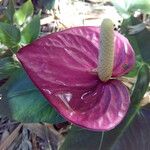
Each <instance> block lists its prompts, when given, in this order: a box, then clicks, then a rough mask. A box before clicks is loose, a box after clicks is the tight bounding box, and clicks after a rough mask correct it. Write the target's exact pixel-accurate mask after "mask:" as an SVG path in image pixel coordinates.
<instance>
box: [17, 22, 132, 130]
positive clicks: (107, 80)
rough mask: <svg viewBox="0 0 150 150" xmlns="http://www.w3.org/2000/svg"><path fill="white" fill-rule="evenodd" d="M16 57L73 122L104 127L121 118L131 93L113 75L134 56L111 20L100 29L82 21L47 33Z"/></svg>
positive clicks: (125, 67) (129, 64)
mask: <svg viewBox="0 0 150 150" xmlns="http://www.w3.org/2000/svg"><path fill="white" fill-rule="evenodd" d="M17 57H18V59H19V60H20V61H21V63H22V65H23V67H24V68H25V70H26V72H27V73H28V75H29V76H30V78H31V79H32V81H33V82H34V83H35V85H36V86H37V87H38V89H39V90H40V91H41V92H42V94H43V95H44V96H45V97H46V98H47V100H48V101H49V102H50V104H51V105H52V106H53V107H54V108H55V109H56V110H57V111H58V112H59V113H60V114H61V115H62V116H63V117H64V118H66V120H68V121H70V122H72V123H73V124H76V125H78V126H81V127H84V128H88V129H91V130H96V131H105V130H110V129H112V128H114V127H115V126H116V125H118V124H119V123H120V122H121V120H122V119H123V118H124V116H125V114H126V112H127V110H128V107H129V104H130V95H129V92H128V89H127V88H126V86H125V85H124V84H123V83H122V82H121V81H120V80H117V79H116V78H118V77H120V76H122V75H124V74H126V73H128V72H129V71H130V70H131V69H132V67H133V66H134V63H135V56H134V51H133V49H132V47H131V45H130V44H129V42H128V40H127V39H126V38H125V37H124V36H123V35H121V34H120V33H118V32H115V31H113V25H112V23H111V22H110V20H107V19H106V20H105V21H104V22H103V23H102V26H101V29H99V27H93V26H82V27H74V28H70V29H66V30H64V31H61V32H57V33H53V34H50V35H47V36H45V37H42V38H40V39H38V40H36V41H34V42H33V43H32V44H29V45H27V46H25V47H23V48H22V49H21V50H20V51H19V52H18V54H17Z"/></svg>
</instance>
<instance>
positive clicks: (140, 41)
mask: <svg viewBox="0 0 150 150" xmlns="http://www.w3.org/2000/svg"><path fill="white" fill-rule="evenodd" d="M139 23H141V22H139V21H138V20H137V19H136V18H134V17H130V18H128V19H125V20H124V21H123V23H122V25H121V31H122V33H123V34H125V36H126V37H127V38H128V39H129V41H130V43H131V45H132V47H133V49H134V51H135V52H136V55H138V56H139V55H140V57H141V58H142V60H143V61H145V62H146V63H150V50H149V47H150V42H149V39H150V31H148V29H146V28H145V29H144V30H143V31H141V32H139V33H137V34H134V35H129V31H128V26H134V25H137V24H139Z"/></svg>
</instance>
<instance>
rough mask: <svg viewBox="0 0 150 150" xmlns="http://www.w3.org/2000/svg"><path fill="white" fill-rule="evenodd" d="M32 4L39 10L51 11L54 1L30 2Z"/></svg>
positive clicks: (33, 0) (40, 0)
mask: <svg viewBox="0 0 150 150" xmlns="http://www.w3.org/2000/svg"><path fill="white" fill-rule="evenodd" d="M32 2H33V4H34V5H36V6H37V7H39V8H41V9H48V10H51V9H52V7H53V6H54V3H55V0H32Z"/></svg>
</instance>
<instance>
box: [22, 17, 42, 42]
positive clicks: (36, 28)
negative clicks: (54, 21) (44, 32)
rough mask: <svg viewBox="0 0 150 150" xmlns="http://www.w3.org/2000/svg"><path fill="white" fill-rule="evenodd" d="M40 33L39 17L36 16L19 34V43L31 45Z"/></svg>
mask: <svg viewBox="0 0 150 150" xmlns="http://www.w3.org/2000/svg"><path fill="white" fill-rule="evenodd" d="M39 32H40V17H39V15H36V16H34V17H33V19H32V20H31V22H29V23H28V24H27V25H26V27H25V28H24V29H23V31H22V34H21V42H22V43H24V44H28V43H31V42H32V41H33V40H35V39H36V38H37V37H38V36H39Z"/></svg>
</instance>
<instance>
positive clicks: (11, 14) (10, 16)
mask: <svg viewBox="0 0 150 150" xmlns="http://www.w3.org/2000/svg"><path fill="white" fill-rule="evenodd" d="M4 13H5V16H6V17H7V19H8V21H9V22H10V23H11V24H12V23H13V17H14V13H15V7H14V1H13V0H9V3H8V6H7V9H6V11H5V12H4Z"/></svg>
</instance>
